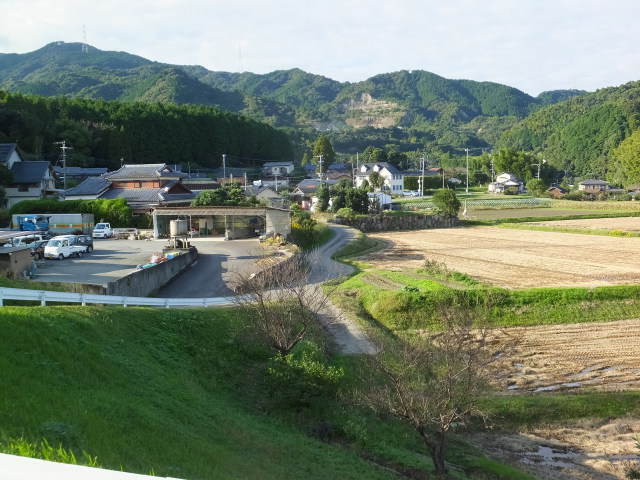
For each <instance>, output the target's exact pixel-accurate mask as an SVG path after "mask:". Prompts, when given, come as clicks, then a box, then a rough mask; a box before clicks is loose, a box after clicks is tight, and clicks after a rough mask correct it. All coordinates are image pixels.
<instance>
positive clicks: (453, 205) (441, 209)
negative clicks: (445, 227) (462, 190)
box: [431, 188, 462, 217]
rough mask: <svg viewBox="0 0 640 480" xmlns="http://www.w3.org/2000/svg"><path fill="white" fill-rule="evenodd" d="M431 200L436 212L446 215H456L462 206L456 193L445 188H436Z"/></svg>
mask: <svg viewBox="0 0 640 480" xmlns="http://www.w3.org/2000/svg"><path fill="white" fill-rule="evenodd" d="M431 201H432V202H433V206H434V207H435V210H436V213H438V214H439V215H444V216H446V217H457V216H458V212H459V211H460V207H461V206H462V205H461V203H460V200H458V197H457V196H456V193H455V192H454V191H453V190H450V189H447V188H445V189H441V190H438V191H437V192H436V193H435V194H434V195H433V197H431Z"/></svg>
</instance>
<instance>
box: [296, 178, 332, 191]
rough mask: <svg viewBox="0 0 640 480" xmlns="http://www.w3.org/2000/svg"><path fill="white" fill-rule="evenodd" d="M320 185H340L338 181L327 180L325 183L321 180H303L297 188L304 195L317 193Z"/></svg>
mask: <svg viewBox="0 0 640 480" xmlns="http://www.w3.org/2000/svg"><path fill="white" fill-rule="evenodd" d="M320 183H326V184H327V185H329V186H331V185H335V184H336V183H338V182H337V181H336V180H326V181H325V182H321V180H319V179H315V178H307V179H306V180H302V181H301V182H300V183H299V184H298V185H297V186H296V188H297V189H298V190H300V191H301V192H302V193H304V194H309V193H315V192H316V190H317V189H318V187H319V186H320Z"/></svg>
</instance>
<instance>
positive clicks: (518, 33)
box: [0, 0, 640, 95]
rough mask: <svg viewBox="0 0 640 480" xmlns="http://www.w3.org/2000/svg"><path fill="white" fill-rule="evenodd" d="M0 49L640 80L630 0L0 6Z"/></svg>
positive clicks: (243, 64)
mask: <svg viewBox="0 0 640 480" xmlns="http://www.w3.org/2000/svg"><path fill="white" fill-rule="evenodd" d="M0 12H1V14H2V19H3V22H2V24H3V28H2V30H1V31H0V53H26V52H30V51H33V50H36V49H38V48H40V47H42V46H44V45H45V44H47V43H50V42H53V41H58V40H62V41H65V42H81V41H82V38H83V25H85V26H86V32H87V43H88V44H90V45H92V46H94V47H97V48H99V49H101V50H116V51H126V52H129V53H133V54H136V55H140V56H142V57H145V58H148V59H149V60H155V61H158V62H166V63H173V64H180V65H192V64H197V65H202V66H204V67H206V68H208V69H210V70H215V71H231V72H237V71H240V70H243V71H250V72H255V73H267V72H271V71H274V70H283V69H289V68H294V67H298V68H301V69H302V70H305V71H307V72H310V73H315V74H319V75H324V76H326V77H329V78H333V79H335V80H339V81H351V82H354V81H360V80H365V79H367V78H369V77H371V76H373V75H376V74H378V73H386V72H393V71H397V70H418V69H419V70H427V71H430V72H433V73H436V74H438V75H441V76H443V77H446V78H452V79H453V78H456V79H457V78H464V79H471V80H478V81H493V82H498V83H503V84H506V85H509V86H512V87H515V88H518V89H520V90H522V91H524V92H526V93H529V94H531V95H537V94H538V93H540V92H541V91H544V90H555V89H568V88H578V89H582V90H589V91H593V90H596V89H599V88H604V87H608V86H618V85H621V84H623V83H626V82H629V81H634V80H640V26H639V21H640V1H638V0H439V1H435V0H422V1H421V0H393V1H392V0H384V1H382V0H368V1H364V0H326V1H323V2H320V1H316V0H307V1H306V2H305V1H301V0H271V1H268V2H267V1H260V0H208V1H205V0H129V1H123V0H110V1H106V2H96V1H89V0H84V1H81V0H60V1H57V2H54V1H51V0H0Z"/></svg>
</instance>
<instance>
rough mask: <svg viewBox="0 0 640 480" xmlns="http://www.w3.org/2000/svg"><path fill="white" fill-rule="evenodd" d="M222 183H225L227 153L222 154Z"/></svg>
mask: <svg viewBox="0 0 640 480" xmlns="http://www.w3.org/2000/svg"><path fill="white" fill-rule="evenodd" d="M222 178H223V180H222V183H227V154H226V153H223V154H222Z"/></svg>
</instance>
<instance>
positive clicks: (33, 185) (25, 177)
mask: <svg viewBox="0 0 640 480" xmlns="http://www.w3.org/2000/svg"><path fill="white" fill-rule="evenodd" d="M0 164H2V165H4V166H6V167H7V168H8V169H9V170H10V171H11V174H12V175H13V182H12V184H11V185H10V186H8V187H5V189H4V190H5V200H6V207H7V208H11V207H12V206H13V205H15V204H16V203H18V202H21V201H23V200H40V199H41V198H45V197H50V196H57V195H58V193H59V192H58V191H57V190H56V188H55V187H56V185H55V174H54V171H53V168H52V167H51V164H50V163H49V162H46V161H37V162H29V161H25V159H24V158H23V157H22V154H21V153H20V151H19V149H18V147H17V145H16V144H15V143H3V144H0Z"/></svg>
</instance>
